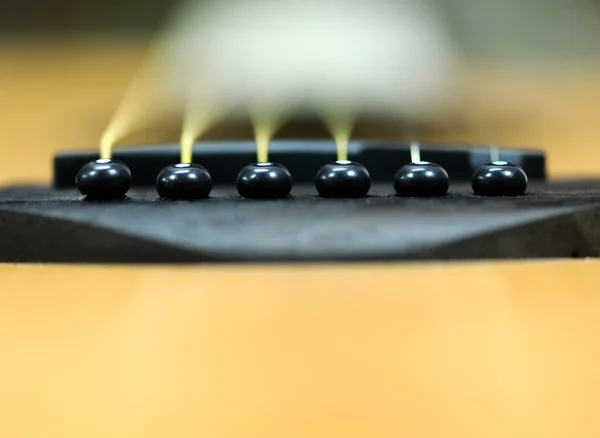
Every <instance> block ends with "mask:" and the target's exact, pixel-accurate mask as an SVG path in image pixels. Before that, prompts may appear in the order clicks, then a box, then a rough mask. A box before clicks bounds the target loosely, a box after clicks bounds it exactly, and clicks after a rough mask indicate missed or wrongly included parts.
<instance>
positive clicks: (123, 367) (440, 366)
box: [0, 261, 600, 438]
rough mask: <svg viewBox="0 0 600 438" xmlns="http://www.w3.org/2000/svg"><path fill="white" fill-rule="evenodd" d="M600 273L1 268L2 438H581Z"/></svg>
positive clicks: (591, 382) (584, 268)
mask: <svg viewBox="0 0 600 438" xmlns="http://www.w3.org/2000/svg"><path fill="white" fill-rule="evenodd" d="M599 270H600V263H598V262H585V261H584V262H570V263H565V262H546V263H501V264H464V265H461V264H459V265H454V266H451V267H449V266H442V265H429V266H413V265H398V264H390V265H367V266H362V267H360V268H357V267H351V268H348V267H347V266H328V265H322V266H287V267H283V266H263V267H259V266H254V267H253V266H246V267H242V266H230V267H180V268H175V267H163V268H139V267H98V268H93V267H68V266H60V267H48V266H46V267H30V266H6V267H3V268H0V284H1V285H2V293H0V327H1V329H0V351H1V353H2V361H0V388H2V391H1V392H0V412H2V419H1V420H0V436H2V437H5V438H9V437H38V436H39V437H42V436H44V437H47V436H57V437H63V438H71V437H82V436H85V437H102V438H104V437H107V436H110V437H144V438H153V437H198V436H202V437H261V438H266V437H274V438H275V437H277V438H279V437H282V436H285V437H307V436H312V437H332V436H337V437H371V436H377V437H398V436H419V437H478V438H479V437H532V436H539V437H548V438H549V437H579V438H584V437H590V438H592V437H597V436H598V434H599V433H600V417H599V416H598V407H599V403H600V372H599V371H598V363H600V338H599V337H598V333H599V332H600V318H598V315H599V314H600V294H599V293H598V274H597V273H598V271H599Z"/></svg>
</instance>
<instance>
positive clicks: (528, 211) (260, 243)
mask: <svg viewBox="0 0 600 438" xmlns="http://www.w3.org/2000/svg"><path fill="white" fill-rule="evenodd" d="M393 192H394V190H393V187H392V185H391V183H390V184H379V185H374V186H373V188H372V191H371V193H372V196H370V197H369V198H363V199H345V200H339V199H322V198H319V197H317V196H316V191H315V188H314V186H295V187H294V189H293V191H292V197H290V198H288V199H284V200H276V201H253V200H246V199H241V198H239V196H238V195H237V193H236V190H235V186H234V185H233V184H232V185H229V186H225V187H223V186H217V187H215V188H214V190H213V193H212V194H211V198H210V199H208V200H203V201H196V202H185V201H176V202H173V201H161V200H158V199H157V197H156V192H155V191H154V189H134V190H132V191H131V192H130V193H129V195H130V196H131V199H129V200H126V201H116V202H109V203H95V202H82V201H80V197H79V196H78V193H77V192H76V191H75V190H54V189H49V188H12V189H10V188H9V189H5V190H3V191H0V261H2V262H108V263H161V262H169V263H174V262H217V261H242V262H255V261H323V260H329V261H331V260H336V261H374V260H436V259H483V258H546V257H571V256H577V257H586V256H590V257H597V256H598V255H600V181H583V182H562V183H537V184H532V185H531V186H530V188H529V192H528V194H527V195H525V196H523V197H519V198H480V197H476V196H474V195H473V194H472V191H471V189H470V186H469V185H468V184H464V185H456V184H454V185H451V187H450V191H449V194H448V195H447V196H446V197H445V198H441V199H412V198H399V197H397V196H394V195H393Z"/></svg>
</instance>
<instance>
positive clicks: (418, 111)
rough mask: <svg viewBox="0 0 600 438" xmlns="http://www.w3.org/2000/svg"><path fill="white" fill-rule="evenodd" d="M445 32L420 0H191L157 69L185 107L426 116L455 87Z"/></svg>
mask: <svg viewBox="0 0 600 438" xmlns="http://www.w3.org/2000/svg"><path fill="white" fill-rule="evenodd" d="M449 41H450V38H449V37H448V35H447V34H446V33H445V31H444V29H443V26H442V24H441V21H440V20H439V19H438V16H437V15H436V11H435V8H434V7H433V6H432V5H431V4H429V3H428V2H427V1H425V0H420V1H406V0H396V1H394V0H391V1H384V0H252V1H249V0H218V1H210V2H208V3H206V2H201V3H199V2H191V3H188V4H186V5H185V6H184V7H183V9H182V10H181V11H180V13H179V14H178V15H177V17H176V19H175V20H174V22H173V23H172V25H171V26H170V27H169V29H168V32H167V37H166V39H165V41H164V46H163V47H164V53H163V55H164V58H163V59H162V63H161V66H162V67H163V68H165V71H164V73H165V75H164V76H162V77H164V78H165V82H166V85H167V86H169V87H170V89H171V90H172V93H173V96H175V97H176V99H177V100H179V101H181V103H182V104H183V105H185V106H187V107H190V106H192V107H204V106H206V104H207V102H222V103H224V104H227V105H232V104H233V105H239V106H241V107H248V106H249V107H252V106H254V105H260V106H261V107H269V106H271V107H273V108H275V109H277V108H284V107H293V108H294V109H298V110H304V111H310V112H322V111H336V110H337V109H348V108H353V109H355V110H357V111H360V112H362V113H366V114H370V115H379V114H384V115H390V114H396V115H398V116H401V117H404V118H409V119H410V118H420V117H427V118H428V117H431V115H433V114H437V113H443V112H444V111H448V110H449V109H450V108H451V107H452V105H453V104H454V103H455V102H456V98H457V97H458V95H459V87H458V83H459V81H458V79H457V70H456V53H455V52H454V49H453V47H452V45H451V44H450V43H449Z"/></svg>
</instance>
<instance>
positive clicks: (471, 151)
mask: <svg viewBox="0 0 600 438" xmlns="http://www.w3.org/2000/svg"><path fill="white" fill-rule="evenodd" d="M421 148H422V151H421V159H422V160H423V161H430V162H432V163H437V164H439V165H440V166H442V167H444V169H446V171H447V172H448V175H449V176H450V179H451V180H453V181H470V180H471V176H472V175H473V171H474V170H475V169H476V168H477V167H479V166H480V165H482V164H486V163H488V162H489V161H490V160H491V157H490V151H489V149H488V148H485V147H474V146H469V145H461V144H429V143H423V144H422V145H421ZM193 157H194V162H195V163H197V164H200V165H202V166H204V167H205V168H206V169H207V170H208V171H209V172H210V174H211V176H212V179H213V183H214V184H234V183H235V180H236V177H237V175H238V173H239V172H240V170H241V169H242V168H243V167H244V166H246V165H248V164H250V163H254V162H255V161H256V146H255V143H254V142H252V141H230V142H225V141H223V142H206V143H202V142H201V143H198V144H197V145H196V146H195V148H194V153H193ZM97 158H98V151H97V150H90V151H83V152H81V151H71V152H63V153H59V154H57V155H56V156H55V159H54V187H57V188H69V187H72V186H73V184H74V181H75V175H76V174H77V172H78V171H79V169H80V168H81V167H82V166H83V165H84V164H85V163H87V162H89V161H92V160H95V159H97ZM113 158H115V159H118V160H121V161H123V162H124V163H125V164H127V165H128V166H129V168H130V169H131V172H132V175H133V182H132V183H133V185H134V186H137V187H143V186H147V187H150V186H154V185H155V182H156V176H157V175H158V173H159V172H160V171H161V170H162V169H163V168H165V167H166V166H168V165H171V164H177V163H179V161H180V151H179V146H178V145H177V144H171V145H156V146H136V147H124V148H116V149H115V151H114V155H113ZM500 159H501V160H504V161H510V162H512V163H515V164H517V165H519V166H521V167H523V169H524V170H525V172H526V173H527V175H528V177H529V179H530V180H544V179H545V178H546V171H545V155H544V153H543V152H541V151H536V150H528V149H501V150H500ZM335 160H336V149H335V145H334V143H333V141H331V140H314V141H310V140H297V141H294V140H286V141H273V142H272V143H271V146H270V148H269V161H272V162H276V163H281V164H283V165H284V166H286V167H287V168H288V169H289V171H290V172H291V174H292V178H293V180H294V183H307V184H312V183H314V180H315V175H316V174H317V171H318V170H319V168H320V167H321V166H323V165H324V164H326V163H329V162H332V161H335ZM349 160H352V161H357V162H359V163H361V164H363V165H364V166H365V167H366V168H367V169H368V171H369V173H370V175H371V179H372V181H373V182H385V183H388V182H391V181H393V179H394V174H395V173H396V171H397V170H398V169H399V168H400V167H401V166H403V165H405V164H408V163H409V162H410V161H411V160H410V152H409V147H408V145H407V144H402V143H389V142H380V141H353V142H351V143H350V145H349Z"/></svg>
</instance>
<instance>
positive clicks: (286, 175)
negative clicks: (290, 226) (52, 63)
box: [76, 142, 527, 200]
mask: <svg viewBox="0 0 600 438" xmlns="http://www.w3.org/2000/svg"><path fill="white" fill-rule="evenodd" d="M410 149H411V161H412V162H411V163H410V164H407V165H405V166H403V167H401V168H400V169H399V170H398V171H397V172H396V174H395V176H394V189H395V191H396V193H397V195H398V196H402V197H429V198H430V197H442V196H444V195H446V193H447V192H448V188H449V186H450V181H449V177H448V173H447V172H446V170H445V169H444V168H443V167H441V166H440V165H438V164H435V163H429V162H425V161H421V158H420V147H419V144H418V143H416V142H415V143H412V144H411V148H410ZM498 155H499V154H498V150H497V149H496V148H491V149H490V157H491V162H490V163H489V164H486V165H483V166H480V167H479V168H478V169H477V170H476V171H475V173H474V174H473V177H472V181H471V185H472V188H473V192H474V193H475V194H476V195H479V196H522V195H523V194H524V193H525V191H526V189H527V175H526V174H525V172H524V171H523V169H521V168H520V167H519V166H517V165H515V164H511V163H508V162H505V161H500V160H499V157H498ZM76 184H77V187H78V189H79V191H80V192H81V194H82V195H84V196H85V198H86V199H88V200H117V199H122V198H123V197H125V195H126V193H127V192H128V190H129V188H130V187H131V171H130V170H129V168H128V167H127V166H126V165H125V164H124V163H122V162H120V161H118V160H112V159H100V160H96V161H93V162H91V163H87V164H86V165H84V166H83V167H82V168H81V170H80V171H79V173H78V174H77V177H76ZM236 184H237V189H238V193H239V194H240V196H241V197H243V198H248V199H283V198H286V197H287V196H288V195H289V194H290V192H291V190H292V176H291V174H290V172H289V171H288V169H287V168H286V167H285V166H283V165H281V164H278V163H254V164H249V165H247V166H246V167H244V168H243V169H242V170H241V171H240V173H239V174H238V177H237V181H236ZM315 187H316V189H317V192H318V193H319V195H320V196H321V197H323V198H362V197H365V196H367V194H368V193H369V190H370V188H371V177H370V175H369V172H368V170H367V169H366V168H365V167H364V166H363V165H362V164H360V163H356V162H352V161H336V162H334V163H330V164H326V165H324V166H323V167H321V168H320V169H319V171H318V172H317V175H316V181H315ZM156 190H157V193H158V195H159V197H161V198H163V199H170V200H199V199H206V198H208V197H209V195H210V192H211V190H212V179H211V176H210V173H209V172H208V171H207V170H206V169H205V168H204V167H202V166H200V165H198V164H193V163H181V164H175V165H170V166H167V167H165V168H164V169H163V170H162V171H161V172H160V173H159V175H158V177H157V180H156Z"/></svg>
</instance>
